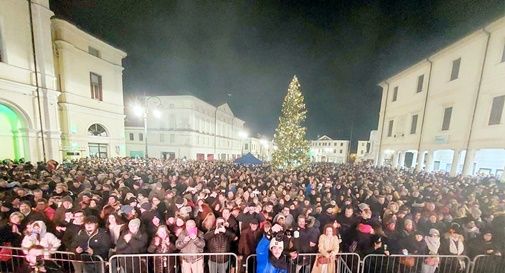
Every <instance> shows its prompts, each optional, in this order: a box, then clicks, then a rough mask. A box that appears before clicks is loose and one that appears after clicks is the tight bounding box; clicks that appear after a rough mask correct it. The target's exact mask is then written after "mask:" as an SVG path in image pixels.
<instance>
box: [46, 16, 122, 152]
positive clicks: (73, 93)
mask: <svg viewBox="0 0 505 273" xmlns="http://www.w3.org/2000/svg"><path fill="white" fill-rule="evenodd" d="M52 28H53V37H54V47H55V61H56V67H57V72H58V78H59V79H60V82H59V89H60V91H61V94H60V97H59V98H60V99H59V110H60V126H61V133H62V135H61V138H62V150H63V152H64V155H79V156H100V157H110V156H124V155H125V139H124V118H125V116H124V105H123V81H122V77H123V67H122V65H121V62H122V59H123V58H125V57H126V53H125V52H123V51H121V50H119V49H116V48H114V47H112V46H110V45H108V44H107V43H105V42H103V41H101V40H99V39H97V38H95V37H93V36H92V35H90V34H88V33H86V32H84V31H82V30H80V29H78V28H77V27H76V26H75V25H72V24H70V23H68V22H67V21H64V20H61V19H53V20H52Z"/></svg>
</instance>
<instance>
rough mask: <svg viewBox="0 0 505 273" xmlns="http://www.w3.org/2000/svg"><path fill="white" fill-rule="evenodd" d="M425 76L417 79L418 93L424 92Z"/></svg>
mask: <svg viewBox="0 0 505 273" xmlns="http://www.w3.org/2000/svg"><path fill="white" fill-rule="evenodd" d="M423 84H424V74H423V75H421V76H419V77H417V93H420V92H423Z"/></svg>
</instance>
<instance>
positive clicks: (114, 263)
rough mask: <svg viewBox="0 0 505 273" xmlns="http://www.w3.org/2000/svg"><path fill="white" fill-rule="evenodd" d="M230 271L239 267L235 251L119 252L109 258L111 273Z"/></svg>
mask: <svg viewBox="0 0 505 273" xmlns="http://www.w3.org/2000/svg"><path fill="white" fill-rule="evenodd" d="M204 267H208V272H209V273H216V272H218V273H230V272H233V270H234V269H236V268H238V257H237V255H236V254H235V253H171V254H117V255H113V256H112V257H110V258H109V273H143V272H154V273H162V272H163V273H176V272H204ZM206 272H207V271H206Z"/></svg>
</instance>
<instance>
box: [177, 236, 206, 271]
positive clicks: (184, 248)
mask: <svg viewBox="0 0 505 273" xmlns="http://www.w3.org/2000/svg"><path fill="white" fill-rule="evenodd" d="M186 237H189V235H188V232H187V231H186V230H183V231H182V232H181V234H179V238H178V239H177V241H176V242H175V247H177V249H179V250H181V253H202V252H203V248H204V247H205V240H204V239H203V232H201V231H198V235H197V236H196V238H195V239H191V240H189V241H188V242H184V239H185V238H186ZM200 259H203V256H182V260H184V261H185V262H187V263H194V262H196V261H198V260H200Z"/></svg>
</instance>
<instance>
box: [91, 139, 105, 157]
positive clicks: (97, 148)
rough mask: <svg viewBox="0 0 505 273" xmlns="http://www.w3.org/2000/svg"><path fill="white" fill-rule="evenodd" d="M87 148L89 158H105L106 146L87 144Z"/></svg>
mask: <svg viewBox="0 0 505 273" xmlns="http://www.w3.org/2000/svg"><path fill="white" fill-rule="evenodd" d="M88 147H89V156H90V157H98V158H107V150H108V146H107V144H102V143H88Z"/></svg>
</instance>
